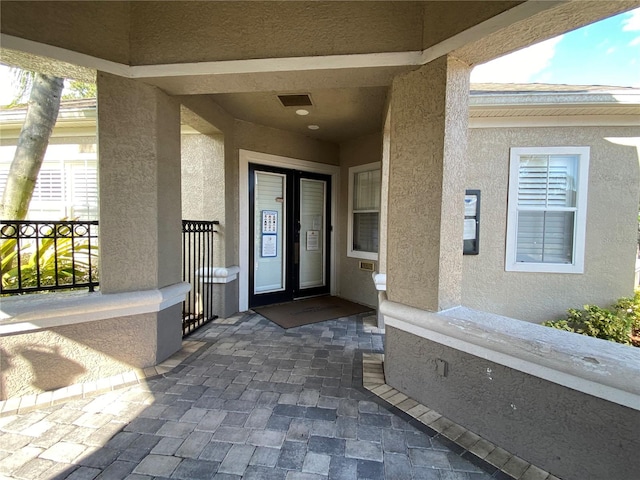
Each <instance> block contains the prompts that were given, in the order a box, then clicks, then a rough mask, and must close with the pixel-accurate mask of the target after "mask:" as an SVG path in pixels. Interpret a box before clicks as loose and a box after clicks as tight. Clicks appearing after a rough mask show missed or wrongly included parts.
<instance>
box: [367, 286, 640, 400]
mask: <svg viewBox="0 0 640 480" xmlns="http://www.w3.org/2000/svg"><path fill="white" fill-rule="evenodd" d="M381 296H383V297H384V299H383V301H382V302H381V303H380V307H379V308H380V312H381V313H382V314H383V315H384V317H385V325H387V326H390V327H394V328H398V329H400V330H403V331H406V332H409V333H412V334H414V335H417V336H420V337H423V338H427V339H429V340H431V341H434V342H437V343H440V344H443V345H446V346H449V347H451V348H455V349H457V350H461V351H463V352H466V353H469V354H471V355H475V356H477V357H480V358H484V359H486V360H489V361H492V362H495V363H498V364H501V365H504V366H506V367H509V368H513V369H515V370H519V371H522V372H525V373H528V374H530V375H533V376H535V377H539V378H543V379H545V380H548V381H551V382H554V383H557V384H559V385H563V386H565V387H568V388H572V389H575V390H578V391H581V392H583V393H587V394H590V395H593V396H595V397H599V398H603V399H605V400H609V401H611V402H615V403H618V404H620V405H625V406H627V407H630V408H633V409H635V410H640V348H634V347H629V346H626V345H620V344H617V343H614V342H608V341H606V340H600V339H597V338H592V337H588V336H585V335H578V334H575V333H571V332H565V331H562V330H557V329H554V328H549V327H545V326H542V325H538V324H535V323H529V322H524V321H522V320H517V319H514V318H509V317H503V316H500V315H495V314H492V313H487V312H482V311H478V310H473V309H470V308H466V307H462V306H460V307H454V308H451V309H448V310H443V311H441V312H428V311H424V310H420V309H418V308H414V307H410V306H407V305H403V304H400V303H395V302H391V301H389V300H388V299H387V298H386V294H381ZM388 333H389V331H388V330H387V334H388Z"/></svg>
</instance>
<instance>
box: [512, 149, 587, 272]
mask: <svg viewBox="0 0 640 480" xmlns="http://www.w3.org/2000/svg"><path fill="white" fill-rule="evenodd" d="M522 155H578V156H579V160H578V188H577V198H576V209H577V211H576V223H575V230H574V235H573V263H571V264H561V263H526V262H516V244H517V241H516V240H517V231H518V210H517V204H518V200H517V199H518V182H519V178H518V173H519V168H518V166H519V163H520V157H521V156H522ZM589 155H590V148H589V147H518V148H512V149H511V154H510V162H509V197H508V212H507V242H506V254H505V270H506V271H507V272H542V273H584V251H585V237H586V229H587V187H588V184H589Z"/></svg>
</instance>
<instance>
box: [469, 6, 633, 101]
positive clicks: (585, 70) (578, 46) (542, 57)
mask: <svg viewBox="0 0 640 480" xmlns="http://www.w3.org/2000/svg"><path fill="white" fill-rule="evenodd" d="M471 81H472V82H499V83H553V84H570V85H611V86H620V87H632V86H634V87H639V88H640V8H638V9H635V10H632V11H630V12H626V13H623V14H620V15H616V16H614V17H610V18H608V19H605V20H602V21H601V22H598V23H594V24H591V25H587V26H586V27H584V28H580V29H578V30H574V31H573V32H569V33H566V34H564V35H561V36H559V37H556V38H552V39H550V40H547V41H545V42H541V43H539V44H536V45H533V46H531V47H529V48H525V49H523V50H520V51H518V52H514V53H512V54H509V55H506V56H504V57H502V58H499V59H496V60H494V61H492V62H488V63H486V64H484V65H479V66H477V67H476V68H474V70H473V72H472V73H471Z"/></svg>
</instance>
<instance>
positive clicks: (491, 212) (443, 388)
mask: <svg viewBox="0 0 640 480" xmlns="http://www.w3.org/2000/svg"><path fill="white" fill-rule="evenodd" d="M637 4H638V2H636V1H631V2H538V1H525V2H464V3H462V2H81V3H76V2H54V3H48V2H28V1H27V2H12V1H3V2H2V3H0V8H1V9H2V12H1V13H2V16H1V19H0V28H1V30H2V47H3V51H2V54H3V61H4V62H7V63H9V64H12V65H18V66H27V67H28V66H32V67H33V68H36V67H37V69H40V70H43V71H47V72H49V73H56V74H59V75H71V74H73V75H74V76H76V77H81V78H83V79H90V78H91V77H92V76H95V77H96V78H97V85H98V109H97V122H98V124H99V129H98V142H97V144H98V156H99V161H98V171H99V175H98V178H99V191H100V236H101V237H100V248H101V251H100V254H101V257H100V261H101V265H100V266H101V272H100V273H101V275H100V282H101V293H100V294H97V295H85V296H74V298H73V302H70V301H68V300H67V299H66V298H61V297H60V296H59V295H56V296H55V297H54V296H53V295H51V297H52V298H51V301H54V300H55V301H56V302H57V307H60V304H64V305H66V307H67V310H64V309H60V308H56V309H51V308H47V302H43V303H38V304H37V305H36V304H35V303H33V302H32V303H31V304H26V302H24V301H23V302H20V301H12V302H7V301H4V300H3V304H2V313H3V319H2V320H0V335H2V344H1V346H0V348H1V349H2V352H0V354H2V355H4V356H5V357H6V358H7V359H9V360H10V362H8V363H5V365H9V368H7V369H6V370H4V371H3V375H4V378H3V382H2V388H3V392H2V394H1V396H2V397H7V396H18V395H23V394H25V393H33V391H34V389H35V388H36V387H35V386H34V382H33V381H32V372H33V371H39V372H47V378H48V379H49V380H51V381H52V382H54V381H58V382H59V383H60V386H63V385H67V384H71V383H74V382H81V381H88V380H91V379H94V378H95V377H96V376H97V375H115V374H118V373H121V372H123V371H127V369H131V368H132V367H147V366H149V365H153V364H156V363H158V362H159V361H161V360H162V359H164V358H166V357H168V356H169V355H171V354H172V353H173V352H175V351H176V350H178V349H179V348H180V346H181V335H180V326H179V320H180V312H179V310H180V308H179V303H180V302H181V300H182V298H183V297H184V294H185V292H186V289H187V288H188V287H187V286H186V285H185V284H184V283H183V282H181V272H180V246H181V239H180V227H181V222H180V219H181V217H182V215H183V214H184V213H185V212H184V211H183V209H182V208H180V206H181V204H182V205H183V206H186V207H187V210H188V211H189V212H197V214H198V216H202V217H201V218H202V219H204V220H207V219H216V220H220V226H219V229H218V230H219V234H218V235H219V237H218V238H219V244H218V246H219V251H218V261H219V262H220V267H227V268H229V269H234V271H235V269H236V268H237V270H238V272H239V273H238V276H237V278H235V276H233V278H232V276H229V278H228V279H227V280H225V281H224V282H225V283H222V284H221V288H222V289H223V290H224V291H223V293H222V295H221V296H222V297H223V298H224V299H225V305H224V312H223V313H224V314H225V315H226V314H227V313H231V312H235V311H237V310H240V311H243V310H246V309H249V308H251V307H252V306H257V305H260V304H264V303H269V302H276V301H282V300H286V299H292V298H296V297H300V296H303V295H310V294H318V293H325V292H327V293H333V294H338V295H341V296H344V297H346V298H349V299H352V300H355V301H359V302H361V303H366V304H369V305H378V307H379V312H380V313H381V318H382V319H383V321H384V323H385V327H386V335H385V360H384V361H385V364H384V371H385V377H386V382H387V383H388V384H389V385H391V386H393V387H395V388H397V389H398V390H400V391H402V392H404V393H405V394H406V395H408V396H410V397H412V398H414V399H416V400H418V401H419V402H421V403H423V404H425V405H427V406H429V407H430V408H433V409H434V410H436V411H438V412H440V413H442V414H444V415H446V416H447V417H449V418H451V419H452V420H453V421H456V422H458V423H459V424H461V425H463V426H465V427H466V428H469V429H470V430H472V431H474V432H476V433H477V434H479V435H481V436H483V437H484V438H487V439H489V440H491V441H492V442H494V443H496V444H498V445H501V446H503V447H505V448H508V449H509V450H510V451H512V452H513V453H515V454H517V455H519V456H521V457H522V458H524V459H526V460H527V461H530V462H531V463H533V464H535V465H539V466H540V467H542V468H544V469H545V470H547V471H550V472H552V473H553V474H555V475H557V476H558V477H560V478H563V479H565V480H569V479H576V480H577V479H580V480H583V479H587V478H595V479H600V478H616V479H621V480H622V479H630V478H633V476H634V475H636V474H637V471H638V469H640V464H639V463H638V462H639V460H638V458H637V455H635V453H636V452H637V451H638V449H639V448H640V441H639V440H638V436H637V431H636V430H637V429H636V428H635V426H636V425H637V424H638V423H639V422H640V352H638V351H637V349H633V348H630V347H625V346H622V345H616V344H612V343H609V342H604V341H601V340H598V339H593V338H589V337H584V336H580V335H572V334H569V333H567V332H562V331H557V330H554V329H550V328H545V327H542V326H540V325H537V324H535V322H538V321H541V320H544V319H547V318H548V317H550V316H556V315H557V314H558V313H560V312H562V311H564V310H565V309H566V307H569V306H578V305H577V304H579V303H582V302H584V301H597V302H598V303H608V302H610V301H612V300H614V299H615V298H616V297H618V296H620V295H624V294H629V293H631V292H632V289H633V271H634V261H633V260H634V258H635V244H636V241H635V238H636V230H637V218H636V217H635V214H636V211H637V202H638V191H639V182H638V178H639V173H638V147H637V137H638V136H639V135H638V128H637V122H638V111H637V108H638V101H637V93H636V92H634V91H629V90H627V91H623V92H621V96H620V97H619V96H618V93H615V94H609V93H606V92H594V91H592V92H583V93H580V92H565V93H563V94H558V93H557V92H554V93H551V92H549V93H548V94H541V93H540V92H537V93H535V94H529V92H525V93H518V94H506V95H502V94H501V95H499V96H494V97H492V98H487V96H485V95H476V96H473V97H472V100H471V106H470V105H469V94H470V91H469V73H470V71H471V68H472V66H473V65H477V64H479V63H483V62H485V61H488V60H491V59H493V58H496V57H498V56H500V55H502V54H505V53H508V52H509V51H513V50H515V49H518V48H521V47H524V46H527V45H530V44H532V43H535V42H537V41H540V40H543V39H546V38H550V37H552V36H555V35H558V34H561V33H564V32H566V31H568V30H571V29H573V28H577V27H579V26H582V25H585V24H588V23H591V22H593V21H596V20H599V19H602V18H605V17H607V16H610V15H612V14H615V13H617V12H621V11H625V10H628V9H630V8H632V7H633V6H635V5H637ZM42 18H47V20H48V21H47V24H46V25H44V26H43V24H42V22H41V19H42ZM96 72H97V73H96ZM618 97H619V98H623V97H624V98H629V97H634V99H633V100H632V101H631V105H624V103H623V102H620V101H617V100H616V98H618ZM498 101H500V102H503V103H502V104H500V105H497V102H498ZM585 104H587V105H588V106H585ZM298 110H300V112H299V113H298V114H296V113H297V111H298ZM303 110H305V111H306V112H303ZM304 113H307V114H308V115H304ZM181 121H182V123H185V124H188V125H190V126H191V127H192V128H193V129H195V130H196V131H198V132H200V133H201V134H202V135H188V136H186V137H185V136H183V137H182V143H181V131H180V124H181ZM181 159H182V160H181ZM185 159H188V160H187V161H185ZM378 162H379V166H378ZM587 164H588V165H587ZM525 178H527V179H529V178H530V179H531V182H530V183H528V184H527V185H526V186H525V181H524V180H525ZM378 185H379V186H380V187H379V193H378ZM552 185H553V187H552ZM466 190H468V191H469V198H468V199H469V201H470V202H469V203H465V191H466ZM478 191H479V195H478ZM296 192H298V193H299V195H298V196H297V197H296V195H295V194H294V193H296ZM585 193H586V194H587V196H586V198H585ZM185 198H187V200H184V201H183V199H185ZM296 198H297V200H296V201H293V200H294V199H296ZM478 198H479V200H480V203H479V205H480V208H479V211H478V210H477V209H474V208H473V206H474V200H475V202H476V203H475V205H478V203H477V200H478ZM516 199H517V201H516ZM465 205H467V208H465ZM194 215H195V213H194ZM476 220H479V229H478V228H474V227H476V223H474V222H475V221H476ZM298 222H299V224H298ZM298 225H299V228H300V229H301V235H300V237H299V238H296V237H294V236H293V235H288V232H291V231H292V229H294V228H297V227H298ZM465 227H466V228H465ZM549 229H552V230H553V232H551V231H550V230H549ZM376 237H377V238H376ZM474 237H475V238H474ZM465 239H466V240H465ZM296 240H297V242H296ZM296 244H297V245H298V246H299V248H300V251H299V253H300V255H299V257H295V256H293V255H292V253H293V252H294V249H296ZM464 245H466V246H467V248H468V250H469V251H470V253H473V251H475V250H476V247H477V253H478V254H477V255H465V256H463V255H461V251H462V249H463V246H464ZM612 252H613V254H612ZM293 258H299V260H300V261H299V262H298V263H296V262H294V261H292V259H293ZM134 266H135V267H134ZM372 270H373V271H375V272H378V273H379V274H386V282H381V281H380V282H379V283H378V288H380V292H381V293H378V291H377V290H376V287H374V285H373V282H372V281H371V274H372ZM290 278H295V279H296V282H295V283H292V282H290V281H288V279H290ZM378 278H379V279H380V278H381V277H378ZM385 289H386V290H385ZM595 292H597V293H595ZM583 295H584V296H587V295H588V296H589V298H582V297H583ZM592 295H593V296H592ZM25 312H26V313H25ZM61 312H63V313H61ZM501 315H504V316H501ZM523 319H524V320H528V321H522V320H523ZM96 322H98V323H96ZM96 325H99V326H100V328H95V327H96ZM32 344H39V345H42V346H43V348H45V347H46V346H52V348H53V346H55V351H56V352H57V355H59V356H60V357H62V358H64V359H67V360H70V361H72V362H75V364H77V365H79V366H80V368H78V369H77V370H76V371H78V372H80V373H77V374H73V375H71V374H70V373H69V372H65V371H62V367H61V364H62V362H47V361H45V360H42V359H39V360H38V362H36V364H29V363H28V362H27V361H26V360H25V359H24V355H22V354H21V352H22V351H23V350H24V349H25V348H27V346H28V345H32ZM79 346H82V348H78V347H79ZM97 365H99V368H98V367H96V366H97ZM436 365H445V366H447V365H448V368H436ZM576 406H579V407H576ZM594 432H598V434H597V435H594Z"/></svg>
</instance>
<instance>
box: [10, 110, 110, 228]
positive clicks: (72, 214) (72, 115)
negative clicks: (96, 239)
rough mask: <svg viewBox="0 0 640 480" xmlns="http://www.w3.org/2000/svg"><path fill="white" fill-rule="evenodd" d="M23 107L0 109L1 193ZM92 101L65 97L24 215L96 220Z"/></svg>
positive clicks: (95, 151)
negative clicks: (66, 98) (26, 212)
mask: <svg viewBox="0 0 640 480" xmlns="http://www.w3.org/2000/svg"><path fill="white" fill-rule="evenodd" d="M25 113H26V109H25V108H11V109H2V110H0V192H3V191H4V186H5V183H6V181H7V175H8V173H9V167H10V166H11V162H12V160H13V154H14V152H15V147H16V143H17V138H18V135H19V134H20V129H21V127H22V124H23V122H24V115H25ZM97 159H98V153H97V148H96V102H95V99H89V100H72V101H69V100H65V101H63V106H62V108H61V110H60V114H59V115H58V121H57V123H56V127H55V129H54V132H53V134H52V136H51V139H50V141H49V146H48V148H47V152H46V154H45V157H44V160H43V163H42V167H41V168H40V174H39V175H38V181H37V182H36V186H35V189H34V192H33V198H32V199H31V203H30V205H29V213H28V216H27V219H28V220H61V219H63V218H69V219H78V220H97V219H98V163H97Z"/></svg>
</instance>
